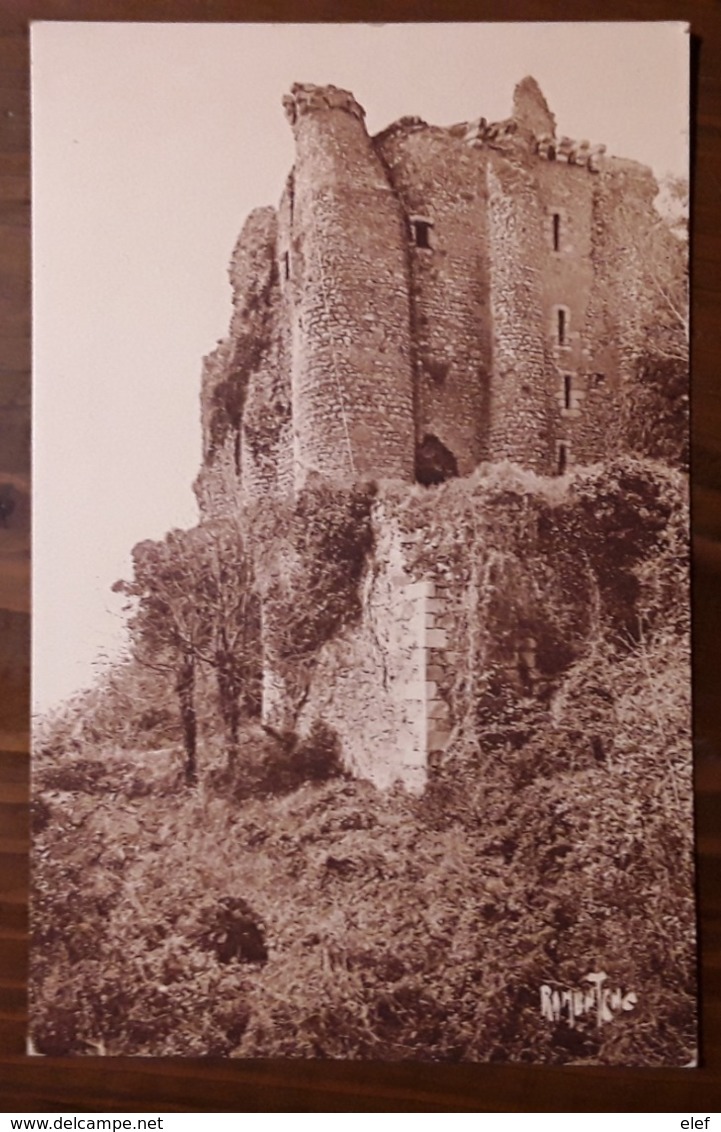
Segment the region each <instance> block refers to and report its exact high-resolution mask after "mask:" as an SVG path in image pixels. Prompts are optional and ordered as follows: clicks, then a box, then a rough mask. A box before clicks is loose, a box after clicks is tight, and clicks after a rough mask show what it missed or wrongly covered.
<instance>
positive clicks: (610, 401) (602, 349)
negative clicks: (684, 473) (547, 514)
mask: <svg viewBox="0 0 721 1132" xmlns="http://www.w3.org/2000/svg"><path fill="white" fill-rule="evenodd" d="M594 182H595V192H594V223H593V264H594V287H593V293H592V304H591V309H590V313H589V320H588V328H587V332H586V333H587V338H588V342H589V352H590V357H591V363H590V367H589V369H590V371H591V373H592V375H593V381H594V383H595V389H596V395H595V396H593V397H591V398H590V399H589V402H588V406H587V409H588V411H587V412H585V413H584V421H583V424H584V433H583V442H584V446H583V447H582V448H581V451H580V456H581V458H583V457H584V456H586V457H587V454H589V453H592V452H594V451H599V449H600V454H602V455H606V454H612V453H614V452H621V451H624V450H626V448H627V442H626V429H625V421H624V414H625V411H626V408H625V407H626V405H627V404H628V400H629V393H630V387H631V386H632V385H633V383H634V382H635V381H636V380H637V372H638V363H639V360H640V359H641V358H642V357H643V356H644V355H646V354H648V353H649V352H653V348H654V335H655V333H656V332H657V330H658V329H659V328H660V327H661V326H663V324H664V322H665V320H666V313H665V311H664V301H663V298H662V295H661V293H660V291H659V289H658V287H657V286H656V283H655V263H654V258H655V256H657V255H658V254H659V253H660V254H661V255H663V250H662V248H660V247H659V244H661V245H662V244H663V240H664V237H665V238H666V239H669V240H672V239H673V237H672V236H670V235H668V234H665V233H664V231H663V226H662V225H660V220H659V217H658V214H657V213H656V211H655V209H654V207H653V199H654V197H655V195H656V192H657V185H656V182H655V180H654V178H653V176H652V174H651V171H650V170H649V169H647V168H645V167H644V166H642V165H638V164H636V163H635V162H631V161H621V160H618V159H610V160H608V161H607V162H606V163H605V164H604V168H603V169H602V171H601V172H600V174H599V175H598V177H596V178H594ZM604 394H605V396H604ZM609 405H610V406H612V408H611V411H610V412H609Z"/></svg>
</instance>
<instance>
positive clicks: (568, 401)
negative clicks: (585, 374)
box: [563, 373, 573, 409]
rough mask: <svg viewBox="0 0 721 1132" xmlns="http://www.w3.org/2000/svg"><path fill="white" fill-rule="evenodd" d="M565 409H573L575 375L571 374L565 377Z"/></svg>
mask: <svg viewBox="0 0 721 1132" xmlns="http://www.w3.org/2000/svg"><path fill="white" fill-rule="evenodd" d="M563 407H564V409H572V408H573V375H572V374H570V373H564V375H563Z"/></svg>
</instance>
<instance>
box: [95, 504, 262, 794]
mask: <svg viewBox="0 0 721 1132" xmlns="http://www.w3.org/2000/svg"><path fill="white" fill-rule="evenodd" d="M113 589H114V590H115V591H116V592H120V593H124V594H126V596H128V597H129V598H130V599H131V603H132V604H131V608H132V616H131V618H130V621H129V630H130V637H131V642H132V650H133V656H134V658H135V660H136V661H137V662H138V663H139V664H142V665H145V666H147V667H149V668H154V669H156V670H158V671H161V672H165V673H171V674H172V676H173V679H174V686H175V691H176V694H177V697H178V705H179V709H180V718H181V724H182V729H183V744H184V748H185V758H186V762H185V778H186V782H187V783H188V784H189V785H192V784H193V783H195V782H196V781H197V777H198V773H197V712H196V706H195V686H196V677H197V671H198V666H199V665H200V664H205V665H207V666H208V667H209V668H210V669H211V670H212V671H213V672H214V674H215V679H216V684H217V689H218V702H219V708H220V714H221V718H222V724H223V730H224V733H225V738H226V743H227V749H228V757H229V760H232V759H234V758H235V757H236V755H237V753H238V736H239V725H240V719H241V716H242V715H243V714H252V713H253V712H255V711H257V710H258V705H259V679H258V672H259V664H260V661H259V636H260V630H259V623H260V616H259V607H258V599H257V596H256V595H255V592H254V589H253V581H252V570H251V568H250V564H249V559H248V556H247V555H246V554H245V549H244V545H243V540H242V537H241V534H240V531H239V529H238V527H237V525H236V524H234V523H233V522H232V521H231V520H223V521H221V522H216V523H212V524H207V525H201V526H199V527H195V528H193V529H192V530H189V531H180V530H175V531H171V532H170V533H169V534H167V535H166V536H165V538H164V539H162V540H161V541H158V542H154V541H151V540H146V541H145V542H141V543H138V544H137V546H135V547H134V549H133V579H132V581H130V582H126V581H120V582H116V584H115V586H114V587H113Z"/></svg>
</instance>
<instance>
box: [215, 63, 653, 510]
mask: <svg viewBox="0 0 721 1132" xmlns="http://www.w3.org/2000/svg"><path fill="white" fill-rule="evenodd" d="M283 101H284V108H285V112H286V115H287V118H288V120H289V122H290V125H291V128H292V130H293V133H294V137H295V144H296V161H295V165H294V167H293V170H292V171H291V173H290V176H289V178H288V181H287V185H286V188H285V191H284V193H283V196H282V199H281V201H280V205H279V207H278V209H277V210H276V209H273V208H262V209H257V210H256V211H254V212H253V213H252V214H251V215H250V216H249V218H248V220H247V221H246V224H245V226H244V228H243V231H242V233H241V236H240V239H239V241H238V244H237V246H236V248H235V251H234V253H233V258H232V262H231V268H230V276H231V282H232V286H233V318H232V322H231V326H230V333H229V336H228V338H227V339H226V340H224V341H223V342H222V343H220V345H219V346H218V348H217V349H216V350H215V352H214V353H213V354H211V355H210V356H209V357H207V358H206V359H205V363H204V372H203V392H202V418H203V445H204V452H203V468H202V471H201V474H200V476H199V478H198V483H197V492H198V497H199V501H200V504H201V509H202V511H203V513H204V514H206V515H212V514H218V513H225V512H227V510H228V509H229V508H231V509H232V508H234V507H235V506H236V505H237V504H238V503H239V501H240V500H241V499H243V498H246V499H252V498H257V497H262V496H264V495H267V494H268V493H272V494H275V493H286V492H289V491H292V490H293V489H294V488H297V487H299V486H302V484H303V482H304V481H305V479H306V478H307V476H308V475H309V474H310V473H312V472H319V473H321V474H323V475H327V476H330V477H336V478H337V477H342V478H344V479H347V478H354V477H363V476H372V477H382V478H400V479H403V480H407V481H410V480H413V479H414V478H415V479H418V480H420V481H421V482H425V483H433V482H438V481H439V480H441V479H444V478H447V477H448V476H449V475H453V474H460V475H465V474H468V473H469V472H470V471H472V470H473V468H474V467H475V466H476V465H477V464H478V463H479V462H480V461H483V460H491V461H494V460H502V459H509V460H512V461H515V462H517V463H520V464H522V465H524V466H526V467H529V468H531V469H533V470H534V471H536V472H539V473H542V474H557V473H560V472H563V471H564V470H565V469H566V467H567V466H568V465H569V464H571V463H581V464H587V463H591V462H593V461H595V460H597V459H599V458H602V457H603V458H605V457H607V456H608V455H609V454H611V453H612V452H613V451H614V450H616V451H617V450H619V448H621V447H622V446H623V437H622V435H621V433H620V430H619V428H618V419H619V404H620V399H621V395H622V392H623V387H624V384H627V383H629V382H632V381H633V380H634V379H635V376H634V375H635V371H636V363H637V360H638V358H639V356H640V355H641V354H642V352H643V349H644V343H645V342H647V340H648V334H649V327H651V326H652V325H653V321H654V318H656V317H657V315H658V309H657V308H658V299H657V297H656V296H654V295H653V294H652V293H651V291H650V289H649V285H648V272H647V265H646V264H644V247H645V245H646V237H647V234H648V233H649V232H650V231H651V229H652V228H656V227H657V224H658V217H657V214H656V213H655V211H654V209H653V204H652V202H653V199H654V196H655V195H656V192H657V186H656V183H655V181H654V179H653V177H652V175H651V172H650V170H648V169H647V168H645V167H644V166H641V165H638V164H637V163H635V162H632V161H626V160H621V159H618V158H610V157H607V156H606V155H605V153H604V147H603V146H593V147H592V146H591V145H590V144H589V142H587V141H580V142H574V141H572V140H571V139H569V138H558V137H557V136H556V128H555V120H554V117H553V115H552V114H551V112H550V111H549V109H548V106H547V105H546V101H545V99H544V97H543V94H542V93H541V91H540V89H539V87H538V85H537V84H536V82H535V80H534V79H532V78H527V79H524V80H523V81H522V82H521V83H519V84H518V86H517V87H516V90H515V95H514V100H513V112H512V114H511V116H510V117H509V118H508V119H507V120H505V121H503V122H496V123H488V122H486V120H485V119H484V118H478V119H476V120H474V121H471V122H463V123H460V124H458V125H455V126H451V127H449V128H440V127H437V126H429V125H427V124H426V123H425V122H423V121H421V120H420V119H419V118H402V119H400V120H399V121H398V122H395V123H394V124H393V125H391V126H389V127H388V128H387V129H386V130H383V131H382V132H381V133H380V134H378V135H376V136H375V137H373V138H371V137H369V136H368V133H367V131H366V129H365V124H364V111H363V109H362V107H361V106H360V105H359V104H358V102H356V100H355V98H354V97H353V95H352V94H350V93H348V92H347V91H343V90H339V89H337V88H335V87H332V86H327V87H317V86H312V85H308V84H296V85H295V86H294V87H293V89H292V91H291V93H290V94H289V95H288V96H287V97H286V98H285V99H284V100H283Z"/></svg>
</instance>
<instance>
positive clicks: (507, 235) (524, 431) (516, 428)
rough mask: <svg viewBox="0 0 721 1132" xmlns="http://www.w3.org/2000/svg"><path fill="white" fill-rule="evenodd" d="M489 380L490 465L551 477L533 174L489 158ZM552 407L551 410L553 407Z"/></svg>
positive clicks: (540, 238)
mask: <svg viewBox="0 0 721 1132" xmlns="http://www.w3.org/2000/svg"><path fill="white" fill-rule="evenodd" d="M488 201H489V206H488V211H489V235H490V240H489V250H490V304H491V318H492V327H493V345H492V350H493V375H492V380H491V398H490V438H489V448H490V458H491V459H492V460H502V459H509V460H518V459H519V457H520V461H521V462H522V463H523V464H524V465H525V466H527V467H530V468H532V469H533V470H534V471H537V472H542V473H550V472H553V471H554V470H555V451H554V448H555V435H554V434H555V428H554V416H555V414H554V413H553V410H552V405H553V403H552V395H551V392H550V386H551V384H552V381H553V369H552V362H551V358H550V356H549V339H550V328H549V326H548V325H547V324H546V323H545V320H544V270H545V260H546V247H545V242H544V236H545V227H546V225H545V221H546V217H545V211H544V209H543V206H542V204H541V202H540V201H539V199H538V194H537V191H536V183H535V180H534V178H533V176H532V175H531V173H530V172H529V171H528V170H527V169H526V168H524V167H523V166H522V165H521V164H520V163H515V162H511V161H509V160H507V159H505V158H504V157H502V156H497V155H495V154H494V155H493V156H492V159H491V161H490V162H489V165H488ZM553 408H555V406H553Z"/></svg>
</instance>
